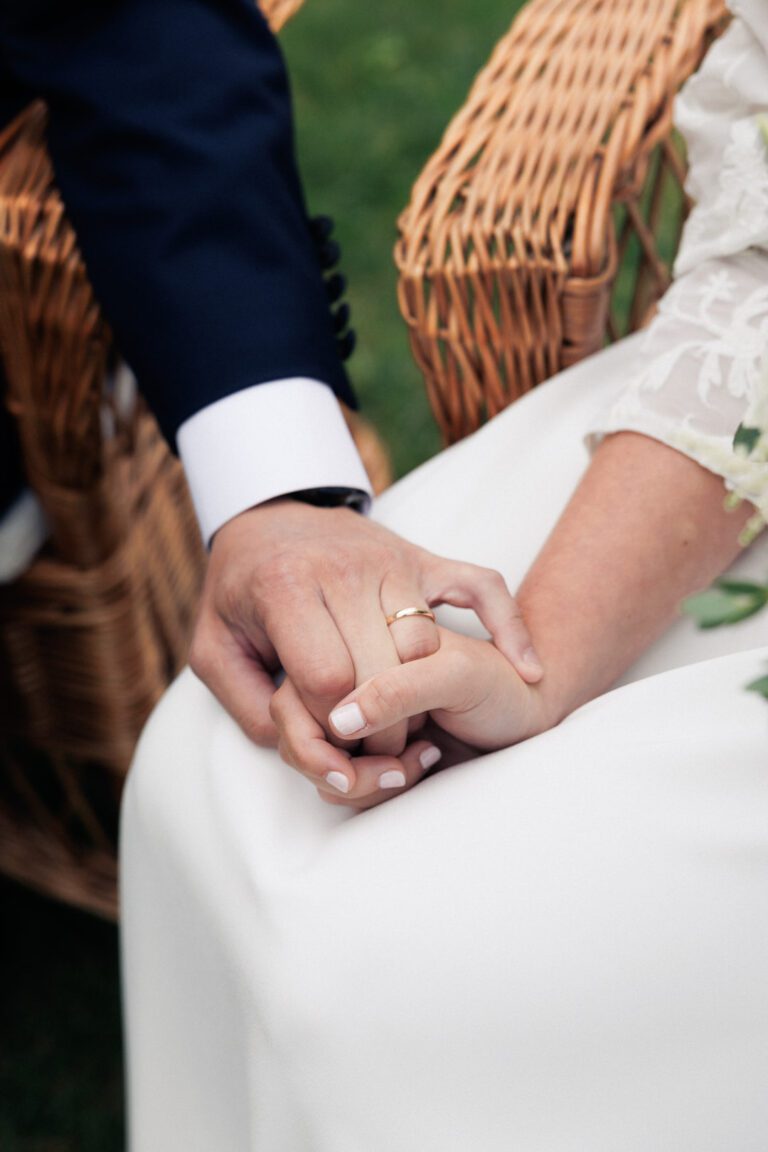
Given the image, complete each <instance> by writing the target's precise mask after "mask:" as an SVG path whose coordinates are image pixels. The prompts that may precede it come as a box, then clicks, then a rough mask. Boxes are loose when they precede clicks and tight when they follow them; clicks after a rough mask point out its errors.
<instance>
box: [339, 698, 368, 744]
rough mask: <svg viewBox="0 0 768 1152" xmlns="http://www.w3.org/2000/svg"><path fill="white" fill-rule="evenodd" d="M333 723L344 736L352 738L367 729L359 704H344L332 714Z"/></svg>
mask: <svg viewBox="0 0 768 1152" xmlns="http://www.w3.org/2000/svg"><path fill="white" fill-rule="evenodd" d="M331 723H332V724H333V726H334V728H335V729H336V731H337V732H340V733H341V735H342V736H351V735H352V734H353V733H354V732H360V731H361V730H362V729H363V728H365V716H363V714H362V712H361V711H360V705H359V704H343V705H342V707H341V708H337V709H336V711H335V712H331Z"/></svg>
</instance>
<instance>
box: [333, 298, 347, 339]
mask: <svg viewBox="0 0 768 1152" xmlns="http://www.w3.org/2000/svg"><path fill="white" fill-rule="evenodd" d="M349 316H350V308H349V304H347V303H346V302H345V303H344V304H340V305H339V307H338V308H337V309H336V311H335V312H334V313H333V330H334V332H336V333H341V332H343V331H344V329H345V328H346V326H347V324H349Z"/></svg>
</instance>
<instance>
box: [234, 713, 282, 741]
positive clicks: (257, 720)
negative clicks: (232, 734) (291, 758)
mask: <svg viewBox="0 0 768 1152" xmlns="http://www.w3.org/2000/svg"><path fill="white" fill-rule="evenodd" d="M238 723H239V725H240V727H241V728H242V730H243V732H244V733H245V735H246V736H247V737H248V739H249V740H250V741H251V742H252V743H253V744H258V746H259V747H260V748H271V747H272V746H273V745H274V743H275V730H274V728H273V727H272V724H271V723H270V722H269V719H268V718H267V717H265V716H259V715H255V716H254V715H250V714H249V715H248V716H241V717H240V719H239V720H238Z"/></svg>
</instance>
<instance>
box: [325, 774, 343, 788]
mask: <svg viewBox="0 0 768 1152" xmlns="http://www.w3.org/2000/svg"><path fill="white" fill-rule="evenodd" d="M325 782H326V784H330V786H331V788H335V789H336V791H337V792H349V780H348V779H347V777H346V776H345V775H344V773H343V772H328V773H326V777H325Z"/></svg>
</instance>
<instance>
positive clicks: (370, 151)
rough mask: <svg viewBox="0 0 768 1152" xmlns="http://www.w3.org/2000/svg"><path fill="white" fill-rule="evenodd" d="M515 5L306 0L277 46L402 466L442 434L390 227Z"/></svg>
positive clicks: (358, 376)
mask: <svg viewBox="0 0 768 1152" xmlns="http://www.w3.org/2000/svg"><path fill="white" fill-rule="evenodd" d="M520 6H521V3H520V0H513V2H512V3H509V2H508V0H507V2H506V3H502V2H500V0H442V2H441V3H440V4H439V5H431V4H414V3H412V2H410V0H391V2H390V3H388V4H384V5H376V4H360V3H351V2H350V0H309V2H308V3H307V4H306V7H305V8H304V9H303V10H302V11H301V13H300V14H299V15H298V16H297V17H296V18H295V20H294V21H293V23H292V24H291V25H290V26H289V27H288V28H287V29H286V30H285V32H284V34H283V36H282V41H283V45H284V47H285V50H286V54H287V57H288V61H289V65H290V70H291V75H292V78H293V85H294V96H295V110H296V119H297V124H298V146H299V157H300V163H301V167H302V172H303V175H304V178H305V183H306V186H307V192H308V199H309V204H310V209H311V211H313V212H327V213H329V214H330V215H332V216H334V217H335V218H336V221H337V234H338V237H339V240H340V242H341V244H342V249H343V269H344V272H345V274H346V275H347V277H348V279H349V285H350V288H349V298H350V301H351V304H352V315H353V324H354V326H355V328H356V329H357V334H358V349H357V351H356V353H355V355H354V356H353V357H352V360H351V361H350V371H351V375H352V378H353V381H354V383H355V386H356V389H357V392H358V395H359V398H360V401H361V405H362V407H363V410H364V411H365V413H366V414H367V415H368V416H370V417H371V419H372V420H373V422H374V423H375V424H376V425H377V427H378V428H379V430H380V431H381V433H382V435H383V436H384V438H385V439H386V441H387V443H388V445H389V447H390V450H391V452H392V458H393V463H394V466H395V470H396V473H397V474H398V475H402V474H403V473H404V472H406V471H408V470H409V469H410V468H412V467H413V466H414V465H415V464H417V463H420V462H421V461H422V460H425V459H427V458H428V457H429V456H431V455H432V454H433V453H434V452H436V451H437V450H438V448H439V446H440V440H439V436H438V433H437V429H436V427H435V424H434V421H433V419H432V416H431V413H430V411H429V407H428V405H427V401H426V397H425V393H424V386H423V383H422V379H421V376H420V374H419V372H418V371H417V369H416V367H415V365H414V363H413V360H412V357H411V353H410V350H409V347H408V341H407V338H406V333H405V325H404V324H403V321H402V319H401V317H400V314H399V312H398V308H397V302H396V299H395V285H396V275H395V268H394V263H393V261H392V248H393V245H394V242H395V236H396V231H395V222H396V219H397V216H398V214H399V213H400V211H401V210H402V209H403V208H404V207H405V205H406V204H407V202H408V198H409V195H410V190H411V187H412V185H413V182H414V180H415V179H416V177H417V176H418V174H419V172H420V171H421V168H422V167H423V165H424V162H425V161H426V159H427V157H428V156H429V155H430V153H431V152H433V151H434V149H435V148H436V146H437V144H438V143H439V141H440V138H441V136H442V134H443V132H444V130H445V127H446V125H447V123H448V121H449V119H450V117H451V115H452V114H453V113H454V112H455V111H456V110H457V109H458V108H459V107H460V106H461V105H462V103H463V102H464V99H465V97H466V93H467V90H468V88H469V86H470V83H471V81H472V79H473V77H474V75H475V74H476V72H477V71H478V69H479V68H480V67H481V66H482V65H483V64H484V63H485V61H486V59H487V58H488V55H489V54H490V51H491V49H492V48H493V46H494V44H495V43H496V41H497V40H498V39H499V37H500V36H501V35H502V33H503V32H505V31H506V29H507V28H508V26H509V24H510V22H511V20H512V17H513V15H514V12H515V11H516V10H517V9H518V8H519V7H520Z"/></svg>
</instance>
